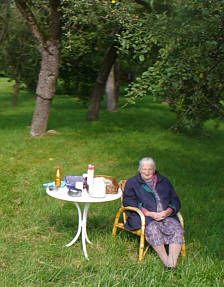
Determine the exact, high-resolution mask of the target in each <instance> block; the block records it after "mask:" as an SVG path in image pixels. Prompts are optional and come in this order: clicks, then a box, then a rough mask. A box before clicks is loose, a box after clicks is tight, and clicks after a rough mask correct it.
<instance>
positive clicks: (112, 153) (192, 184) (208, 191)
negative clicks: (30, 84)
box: [0, 78, 224, 287]
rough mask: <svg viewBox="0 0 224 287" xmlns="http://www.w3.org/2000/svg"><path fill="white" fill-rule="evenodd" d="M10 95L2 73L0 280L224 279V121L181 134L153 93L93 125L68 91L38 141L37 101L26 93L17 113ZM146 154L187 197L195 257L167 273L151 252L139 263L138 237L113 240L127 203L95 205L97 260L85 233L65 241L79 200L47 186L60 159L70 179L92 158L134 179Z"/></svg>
mask: <svg viewBox="0 0 224 287" xmlns="http://www.w3.org/2000/svg"><path fill="white" fill-rule="evenodd" d="M12 93H13V92H12V86H11V85H10V84H9V83H8V82H7V79H5V78H4V79H2V78H0V101H1V105H0V114H1V121H0V146H1V149H0V170H1V173H0V181H1V205H0V215H1V216H0V252H1V257H0V286H1V287H11V286H19V287H28V286H29V287H37V286H41V287H42V286H43V287H45V286H46V287H50V286H52V287H53V286H54V287H55V286H57V287H59V286H61V287H74V286H80V287H83V286H85V287H87V286H88V287H112V286H119V287H124V286H125V287H130V286H135V287H143V286H147V287H148V286H152V287H161V286H170V287H177V286H180V287H189V286H193V287H205V286H206V287H214V286H215V287H221V286H223V278H224V269H223V266H224V264H223V263H224V262H223V252H224V250H223V248H224V246H223V228H224V226H223V206H224V202H223V141H224V124H221V125H220V127H219V129H214V128H213V124H214V123H213V122H212V121H211V122H210V123H207V124H206V126H205V132H206V135H204V136H203V137H189V136H187V135H183V134H180V133H175V132H173V131H172V130H168V128H169V127H170V126H171V125H173V124H174V122H175V119H174V116H173V114H172V113H170V112H169V110H168V108H167V105H161V104H156V103H153V102H152V101H151V99H150V98H149V97H148V98H144V101H143V102H142V103H137V104H136V106H132V107H130V108H128V109H120V110H119V111H118V112H117V113H107V112H106V111H102V114H101V121H99V122H94V123H93V122H86V121H84V120H83V119H84V118H85V115H86V109H84V108H83V106H82V104H81V103H80V102H78V101H77V100H75V99H74V98H68V97H66V96H63V95H60V96H57V97H55V99H54V101H53V103H52V112H51V115H50V120H49V129H51V130H52V129H54V130H56V132H57V133H54V134H53V133H47V134H46V135H45V136H44V137H42V138H35V139H34V138H30V136H29V127H28V126H29V123H30V121H31V118H32V113H33V108H34V105H35V102H34V101H31V100H30V101H27V92H25V91H22V92H21V96H20V101H19V102H18V107H17V110H16V113H15V110H14V109H13V108H12V107H11V105H10V104H11V101H10V97H11V96H12ZM123 103H124V100H122V102H120V105H122V104H123ZM149 106H150V110H151V112H150V113H149V111H148V107H149ZM59 111H60V112H59ZM74 111H75V112H74ZM143 156H152V157H154V158H155V160H156V162H157V166H158V169H159V170H160V172H161V173H162V174H164V175H166V176H168V177H169V178H170V179H171V181H172V182H173V184H174V186H175V188H176V190H177V192H178V194H179V196H180V198H181V201H182V210H181V211H182V214H183V216H184V219H185V230H186V233H185V236H186V244H187V258H186V261H183V260H182V258H181V257H180V259H179V264H178V270H177V271H176V272H168V271H166V270H164V267H163V265H162V263H161V261H160V260H159V258H158V257H157V256H156V254H155V252H154V251H152V250H150V252H149V253H148V254H147V255H146V258H145V261H144V262H143V263H141V264H139V263H138V249H139V240H138V238H137V237H135V236H131V235H129V234H127V233H125V232H119V234H118V236H116V237H115V238H112V236H111V232H112V226H113V222H114V218H115V214H116V212H117V211H118V209H119V207H120V201H119V200H116V201H114V202H108V203H102V204H91V205H90V208H89V211H88V222H87V231H88V237H89V238H90V240H91V241H92V243H93V244H91V245H90V244H87V252H88V255H89V258H90V260H89V261H86V260H85V258H84V255H83V252H82V247H81V239H79V240H78V241H77V242H76V243H75V244H74V245H73V246H72V247H69V248H66V247H64V245H65V244H66V243H68V242H69V241H70V240H71V239H72V238H73V236H74V234H75V232H76V230H77V223H78V220H77V212H76V210H75V206H74V204H72V203H71V202H65V201H60V200H56V199H53V198H50V197H49V196H47V195H46V193H45V190H44V188H43V186H42V184H43V183H46V182H49V181H52V180H54V176H55V172H56V167H57V165H60V166H61V170H62V176H65V175H69V174H74V175H80V174H82V173H83V172H85V171H86V169H87V165H88V163H90V162H91V163H94V164H95V168H96V172H97V173H99V174H108V175H113V176H115V177H116V178H117V180H120V179H123V178H129V177H131V176H133V175H134V174H136V172H137V166H138V161H139V159H140V158H142V157H143ZM211 163H212V164H211Z"/></svg>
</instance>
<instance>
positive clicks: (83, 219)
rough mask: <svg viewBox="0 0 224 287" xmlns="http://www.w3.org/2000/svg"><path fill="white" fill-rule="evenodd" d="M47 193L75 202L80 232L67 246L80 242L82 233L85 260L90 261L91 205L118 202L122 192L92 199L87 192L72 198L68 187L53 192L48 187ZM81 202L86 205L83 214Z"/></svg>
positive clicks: (78, 231)
mask: <svg viewBox="0 0 224 287" xmlns="http://www.w3.org/2000/svg"><path fill="white" fill-rule="evenodd" d="M46 193H47V194H48V195H49V196H51V197H54V198H57V199H61V200H66V201H72V202H74V204H75V206H76V208H77V211H78V216H79V223H78V230H77V233H76V235H75V236H74V238H73V239H72V241H70V242H69V243H68V244H66V246H67V247H69V246H71V245H72V244H74V243H75V242H76V241H77V240H78V238H79V236H80V234H81V233H82V249H83V252H84V255H85V258H86V259H87V260H89V258H88V254H87V251H86V241H87V242H88V243H91V241H90V240H89V238H88V235H87V231H86V223H87V214H88V209H89V205H90V203H93V202H106V201H112V200H116V199H118V198H120V197H121V195H122V191H121V190H120V189H119V190H118V193H117V194H106V195H105V197H92V196H90V195H89V194H88V193H87V192H84V191H83V192H82V196H70V195H69V194H68V188H67V187H62V188H59V189H58V190H53V191H51V190H49V187H47V188H46ZM80 202H83V203H85V205H84V208H83V214H82V211H81V208H80V206H79V203H80Z"/></svg>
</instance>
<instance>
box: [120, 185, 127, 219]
mask: <svg viewBox="0 0 224 287" xmlns="http://www.w3.org/2000/svg"><path fill="white" fill-rule="evenodd" d="M126 182H127V180H126V179H122V180H120V181H119V188H120V190H121V191H122V195H121V207H123V192H124V188H125V184H126ZM123 220H124V223H126V221H127V214H126V213H125V212H123Z"/></svg>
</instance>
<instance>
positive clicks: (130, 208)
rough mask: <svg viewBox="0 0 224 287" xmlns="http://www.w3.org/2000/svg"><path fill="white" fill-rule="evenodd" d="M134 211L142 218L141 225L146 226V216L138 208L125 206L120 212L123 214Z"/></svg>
mask: <svg viewBox="0 0 224 287" xmlns="http://www.w3.org/2000/svg"><path fill="white" fill-rule="evenodd" d="M127 210H128V211H134V212H136V213H138V215H139V216H140V218H141V223H142V226H143V225H144V226H145V215H144V214H143V212H142V211H141V210H140V209H139V208H137V207H133V206H123V207H122V208H121V209H120V212H121V213H123V212H125V211H127Z"/></svg>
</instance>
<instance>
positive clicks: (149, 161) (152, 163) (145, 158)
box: [138, 157, 156, 172]
mask: <svg viewBox="0 0 224 287" xmlns="http://www.w3.org/2000/svg"><path fill="white" fill-rule="evenodd" d="M144 163H148V164H150V165H152V166H153V168H154V170H155V169H156V164H155V161H154V159H152V158H151V157H143V158H142V159H141V160H140V161H139V166H138V171H139V172H140V170H141V168H142V165H143V164H144Z"/></svg>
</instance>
